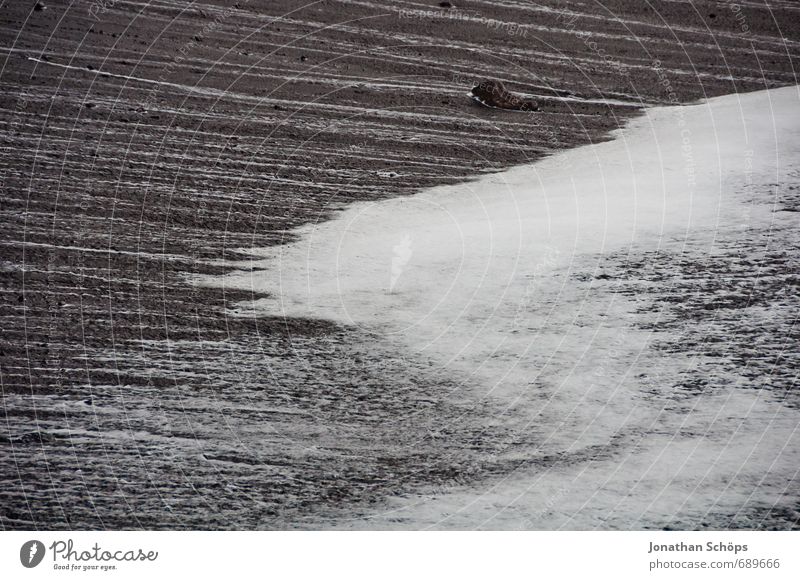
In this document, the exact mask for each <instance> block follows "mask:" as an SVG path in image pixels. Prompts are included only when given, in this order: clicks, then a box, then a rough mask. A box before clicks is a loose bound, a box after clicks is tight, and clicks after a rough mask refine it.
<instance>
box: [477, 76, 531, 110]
mask: <svg viewBox="0 0 800 580" xmlns="http://www.w3.org/2000/svg"><path fill="white" fill-rule="evenodd" d="M472 95H473V96H474V97H475V98H476V99H477V100H478V101H480V102H481V103H482V104H484V105H486V106H487V107H495V108H498V109H508V110H511V111H538V110H539V105H538V104H537V103H536V101H526V100H525V99H522V98H520V97H518V96H517V95H514V94H512V93H510V92H508V90H506V88H505V86H504V85H503V83H501V82H500V81H492V80H486V81H482V82H481V83H480V84H478V85H477V86H475V87H473V89H472Z"/></svg>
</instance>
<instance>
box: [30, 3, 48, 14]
mask: <svg viewBox="0 0 800 580" xmlns="http://www.w3.org/2000/svg"><path fill="white" fill-rule="evenodd" d="M45 8H47V6H45V5H44V4H42V3H41V2H37V3H36V4H35V5H34V6H33V9H34V10H35V11H36V12H41V11H42V10H44V9H45Z"/></svg>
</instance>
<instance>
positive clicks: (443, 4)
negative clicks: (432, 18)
mask: <svg viewBox="0 0 800 580" xmlns="http://www.w3.org/2000/svg"><path fill="white" fill-rule="evenodd" d="M439 6H441V7H442V8H452V7H453V4H452V3H451V2H439Z"/></svg>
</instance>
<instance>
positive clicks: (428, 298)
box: [217, 87, 800, 529]
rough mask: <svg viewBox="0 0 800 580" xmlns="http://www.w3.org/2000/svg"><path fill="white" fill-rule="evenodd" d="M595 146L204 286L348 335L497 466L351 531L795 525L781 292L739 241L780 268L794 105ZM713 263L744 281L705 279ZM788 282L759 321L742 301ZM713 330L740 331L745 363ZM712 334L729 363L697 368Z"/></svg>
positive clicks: (769, 270)
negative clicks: (682, 300)
mask: <svg viewBox="0 0 800 580" xmlns="http://www.w3.org/2000/svg"><path fill="white" fill-rule="evenodd" d="M613 137H614V138H613V140H612V141H610V142H606V143H602V144H597V145H591V146H584V147H580V148H578V149H575V150H572V151H568V152H564V153H559V154H556V155H554V156H552V157H551V158H549V159H547V160H544V161H540V162H538V163H535V164H533V165H530V166H524V167H519V168H514V169H511V170H509V171H506V172H502V173H498V174H493V175H489V176H486V177H482V178H480V179H478V180H475V181H472V182H469V183H465V184H459V185H456V186H446V187H439V188H434V189H430V190H426V191H424V192H421V193H419V194H417V195H414V196H411V197H408V198H399V199H396V200H389V201H382V202H367V203H359V204H354V205H353V206H352V207H351V208H349V209H348V210H347V211H343V212H341V213H340V214H339V215H338V216H337V217H336V219H334V220H332V221H328V222H325V223H323V224H316V225H310V226H306V227H304V228H302V229H301V230H299V231H298V232H297V233H298V236H299V239H298V241H296V242H294V243H292V244H289V245H284V246H279V247H275V248H268V249H265V250H264V251H263V253H264V259H263V260H259V261H250V262H247V263H245V265H246V269H245V270H244V271H243V272H241V273H235V274H230V275H228V276H226V277H225V278H224V279H223V280H222V281H221V282H220V281H218V282H217V283H221V284H222V285H223V286H224V287H231V288H235V289H239V290H248V291H254V292H256V293H257V294H266V295H268V296H269V297H268V298H262V299H259V300H256V301H252V302H247V303H245V304H242V305H241V308H240V310H239V311H238V313H237V315H239V316H252V315H254V314H255V315H258V314H262V315H271V316H285V317H292V318H298V317H299V318H314V319H326V320H331V321H333V322H337V323H340V324H345V325H352V326H357V327H358V328H360V329H361V330H362V331H363V332H365V333H367V334H369V335H371V336H372V337H373V341H374V342H381V343H385V344H386V345H387V348H391V349H397V350H398V351H400V352H401V353H402V355H403V356H407V357H410V358H412V359H415V360H426V361H428V363H429V366H428V367H427V368H426V369H425V371H424V375H425V376H424V379H427V378H429V377H432V378H433V382H436V380H437V378H439V377H448V378H449V379H450V380H454V381H457V387H456V388H454V389H452V390H451V391H450V393H449V396H451V397H453V398H455V399H457V400H461V401H463V400H472V401H473V410H472V411H469V410H467V411H465V413H470V412H471V413H473V414H474V419H475V421H476V423H479V424H481V426H482V427H483V428H484V429H485V431H484V433H483V438H482V441H481V444H482V445H484V446H490V445H494V446H495V448H494V449H493V450H492V452H491V453H486V451H484V452H483V453H478V454H477V456H476V458H475V461H476V462H479V463H480V462H487V461H493V462H496V463H498V464H503V465H505V466H506V467H507V472H505V473H498V474H496V475H495V476H494V477H492V478H490V479H489V481H485V482H482V483H481V484H478V485H464V484H463V483H461V482H458V483H456V482H454V483H452V486H451V487H452V489H446V490H442V487H441V486H436V487H431V489H429V490H426V491H427V492H428V494H427V495H424V492H423V495H414V496H411V497H406V498H403V499H394V500H392V501H390V502H389V507H384V508H381V509H379V510H377V514H378V515H372V516H370V517H369V518H368V519H365V520H357V521H356V522H355V523H354V524H352V525H353V526H354V527H360V526H361V525H370V526H374V527H378V528H382V527H410V528H420V527H426V528H428V527H437V528H438V527H442V528H464V529H473V528H481V527H484V528H489V529H493V528H514V529H526V528H527V529H550V528H562V527H564V528H567V529H574V528H577V529H607V528H615V529H638V528H649V529H652V528H656V529H660V528H665V527H671V528H683V527H685V526H687V525H689V524H690V523H691V522H698V521H700V522H703V523H704V524H705V525H707V526H710V527H714V528H717V527H727V526H728V525H730V523H731V522H732V521H748V519H749V521H751V522H752V525H755V526H756V527H757V526H758V524H759V520H758V518H759V517H763V516H759V515H758V514H760V513H764V511H769V510H778V511H781V512H784V513H786V514H787V515H788V517H787V520H788V521H789V522H791V521H792V519H793V518H796V517H797V515H798V514H797V512H795V511H794V510H795V506H796V501H797V495H798V491H800V478H799V476H798V465H800V456H798V451H797V449H798V445H797V444H798V438H799V437H800V433H798V431H799V430H800V409H798V408H797V406H796V403H797V398H796V395H795V394H794V392H793V388H792V387H793V383H794V380H795V377H794V371H793V370H792V368H794V364H793V363H792V362H791V361H793V360H795V359H796V357H797V353H796V352H791V350H789V349H790V348H791V345H792V342H791V336H792V335H793V334H795V335H796V333H797V329H796V323H797V310H796V308H795V307H796V300H797V298H796V292H793V291H792V285H793V284H796V283H797V279H796V278H793V277H792V276H791V275H788V277H787V271H786V270H785V269H783V268H781V267H774V266H772V264H771V263H770V260H769V259H768V258H766V257H765V256H763V254H762V251H763V248H762V247H760V246H759V245H754V246H753V247H748V243H752V240H753V238H754V236H758V237H762V238H766V239H769V240H770V242H769V246H768V247H769V251H771V252H773V253H774V252H778V251H781V250H783V251H785V252H788V253H789V256H788V257H789V259H790V261H791V263H793V264H796V263H797V262H796V260H797V259H798V256H797V255H792V254H794V253H795V252H793V250H792V248H796V247H797V243H798V241H800V234H798V232H797V231H796V226H797V222H796V215H795V213H794V209H795V206H794V204H795V203H796V202H797V200H798V194H797V193H795V192H796V191H798V189H800V163H799V162H798V159H800V155H798V154H800V92H799V91H798V87H787V88H783V89H774V90H771V91H761V92H755V93H749V94H741V95H730V96H726V97H718V98H715V99H711V100H709V101H707V102H704V103H702V104H698V105H693V106H679V107H662V108H651V109H647V110H646V111H645V114H644V115H643V116H642V117H640V118H637V119H635V120H633V121H631V122H630V123H629V124H628V125H627V126H626V127H625V128H624V129H622V130H619V131H617V132H615V133H614V136H613ZM731 245H733V246H734V247H736V249H737V252H738V254H739V258H740V260H741V265H742V266H745V265H749V268H750V272H746V271H745V272H737V275H735V276H734V275H732V274H731V273H724V272H719V271H717V270H718V267H719V266H720V265H721V264H723V263H724V262H725V261H726V260H727V259H728V258H727V256H725V255H720V254H724V253H725V252H729V251H730V250H731ZM670 262H671V263H670ZM687 262H688V263H691V264H693V265H694V266H695V270H693V272H692V275H691V277H692V278H693V277H694V276H697V275H698V273H699V274H701V275H704V277H705V278H706V279H707V282H715V283H717V284H719V285H720V288H718V289H715V290H713V291H709V292H708V293H707V294H708V295H707V296H706V297H705V299H706V300H708V301H709V303H710V304H711V305H712V307H713V308H712V309H711V310H710V313H711V314H712V316H710V317H709V318H710V320H706V321H704V323H705V324H707V325H714V326H715V327H716V334H717V336H714V333H713V332H710V331H707V332H703V333H702V337H701V340H700V342H699V344H697V345H693V346H692V347H691V348H684V347H682V344H683V341H684V340H685V337H686V336H687V335H688V334H690V333H696V332H697V331H698V329H697V328H695V326H696V325H697V324H698V320H697V319H696V318H695V317H694V316H691V315H686V313H684V312H682V311H681V309H679V308H676V306H675V305H673V304H670V303H669V302H668V301H667V302H665V301H664V299H665V298H666V297H668V296H671V295H674V294H677V293H680V292H682V290H681V289H682V287H683V286H685V285H686V283H687V280H686V278H687V274H686V273H685V272H683V271H682V267H681V266H682V265H683V264H685V263H687ZM631 264H641V265H642V266H643V267H655V266H656V265H658V266H660V267H659V270H660V272H659V279H658V280H648V276H647V275H642V276H635V275H632V273H628V274H627V275H625V276H620V275H619V274H617V272H619V271H620V270H625V269H626V268H629V267H630V266H631ZM609 272H613V274H609ZM647 283H649V284H648V285H649V287H648V288H646V289H641V290H639V289H635V288H633V287H635V286H640V285H643V284H647ZM784 284H785V286H784V288H783V289H782V291H779V292H778V293H777V294H776V295H773V296H771V297H769V298H767V300H766V303H765V302H764V300H763V297H761V296H759V295H758V294H757V293H756V291H755V290H756V287H758V286H763V285H774V286H776V287H780V286H781V285H784ZM731 300H733V303H732V304H731V303H729V301H731ZM767 321H768V322H767ZM726 327H727V328H726ZM728 332H730V333H734V332H736V333H742V332H750V333H752V334H753V335H754V336H753V338H754V339H755V340H754V342H753V343H752V344H751V345H750V346H749V348H748V354H749V355H750V357H748V358H746V359H744V360H742V361H741V362H739V364H736V361H737V360H738V357H739V355H740V354H743V353H740V352H738V349H737V348H736V347H735V346H734V345H733V344H730V343H727V344H726V341H725V338H726V333H728ZM716 339H721V340H720V342H721V343H722V344H719V343H717V344H715V347H716V348H719V349H720V351H721V352H717V353H715V354H716V355H717V356H718V357H720V358H722V359H723V361H720V362H719V363H713V362H705V361H704V360H703V359H704V358H706V357H708V354H709V353H707V352H706V350H707V349H708V348H709V346H710V343H711V344H713V343H712V340H713V341H714V343H716V342H717V341H716ZM666 344H670V345H674V346H675V347H676V348H674V349H673V350H671V351H670V350H666V349H664V348H663V345H666ZM755 361H758V363H761V364H758V365H757V366H756V364H755ZM703 362H705V364H703ZM726 363H727V364H726ZM731 363H733V364H731ZM764 363H766V364H764ZM784 365H786V367H784ZM756 369H758V370H759V371H760V372H761V375H760V376H753V371H755V370H756ZM424 379H423V380H424ZM490 410H491V411H490ZM495 426H502V429H501V430H498V429H494V427H495ZM448 427H449V425H448V424H447V423H446V422H442V423H440V424H438V425H437V426H436V427H431V429H432V430H434V431H436V430H441V431H442V432H446V430H447V428H448ZM443 436H446V435H443ZM419 444H420V445H424V443H423V442H422V441H420V442H419Z"/></svg>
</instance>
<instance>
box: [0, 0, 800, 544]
mask: <svg viewBox="0 0 800 580" xmlns="http://www.w3.org/2000/svg"><path fill="white" fill-rule="evenodd" d="M34 4H35V2H33V1H14V2H5V3H3V7H2V12H0V17H2V28H1V29H0V30H1V31H2V32H1V34H2V49H3V58H4V63H3V68H2V73H0V75H1V76H0V81H1V82H2V93H1V96H0V106H1V107H2V121H3V155H2V161H0V163H2V169H3V171H2V184H3V197H2V199H3V206H2V220H3V227H2V229H0V244H2V245H1V247H2V250H0V251H2V290H3V292H2V316H3V335H2V345H1V348H2V353H1V354H0V356H1V357H2V359H1V360H2V369H1V370H2V375H1V378H2V395H3V409H4V413H5V427H4V428H3V429H2V430H0V468H1V469H2V474H3V480H2V486H0V489H2V491H0V525H2V527H3V529H20V528H59V529H61V528H109V529H119V528H242V529H249V528H256V527H259V528H286V527H321V526H324V525H326V524H327V522H329V521H330V519H329V518H332V517H335V515H336V514H341V513H347V512H348V510H349V509H351V508H353V509H355V508H356V507H358V508H359V509H360V508H361V507H363V506H366V505H368V504H371V503H378V502H380V500H381V499H382V498H384V497H386V496H387V495H391V494H398V493H405V492H409V491H413V490H414V489H416V488H417V487H419V486H421V485H426V486H430V485H441V486H445V488H446V487H447V486H453V485H456V484H462V483H468V482H470V481H473V480H479V479H480V478H483V477H487V476H491V475H492V474H498V473H499V474H502V473H505V472H507V471H508V470H509V469H513V468H514V465H513V464H511V463H508V462H504V461H503V460H502V458H501V457H500V456H499V455H498V454H496V453H494V452H493V451H494V450H496V448H498V447H503V448H507V447H508V443H507V442H504V439H503V438H504V433H503V430H502V427H501V426H496V427H494V430H493V431H492V432H490V433H487V432H486V431H485V429H483V428H482V430H478V429H477V427H474V426H473V425H475V424H479V422H478V423H476V422H475V421H473V420H472V419H473V418H474V416H475V415H477V414H480V413H481V412H482V411H481V410H476V409H473V408H472V407H471V405H470V401H468V400H459V399H458V398H457V397H454V396H453V395H452V394H451V395H447V394H446V393H447V389H446V388H445V387H446V385H444V384H443V381H441V380H439V379H436V380H434V378H433V377H430V378H429V379H427V380H425V379H419V378H415V377H425V376H426V375H425V373H424V372H423V371H424V369H422V367H424V366H425V364H426V363H425V361H413V360H412V361H409V360H404V359H402V358H398V356H397V355H396V354H392V353H389V352H383V350H382V347H381V346H380V345H375V344H372V343H371V339H370V338H369V337H364V336H361V335H360V334H359V333H358V332H357V331H354V330H352V329H347V328H341V327H334V326H333V325H331V324H329V323H325V322H318V321H311V320H282V319H264V318H260V319H242V318H230V317H226V315H225V309H226V308H228V307H231V308H233V307H235V304H236V303H237V302H240V301H242V300H244V299H248V298H249V297H250V296H248V295H246V294H232V293H230V292H228V293H227V294H223V293H222V292H221V291H219V290H213V289H199V288H197V287H193V286H191V285H188V284H186V283H185V277H186V276H187V275H188V274H194V273H219V272H223V271H224V270H223V268H222V267H221V266H220V265H219V264H215V263H214V260H218V259H220V258H235V257H238V255H237V254H236V249H238V248H244V247H250V246H256V247H258V246H265V245H269V244H276V243H280V242H281V241H282V240H286V239H288V235H287V231H288V230H290V229H292V228H293V227H295V226H297V225H300V224H303V223H307V222H312V221H315V220H320V219H325V218H326V217H327V216H329V215H330V212H331V211H333V210H335V209H336V208H337V207H341V205H342V204H345V203H347V202H351V201H354V200H374V199H381V198H386V197H390V196H397V195H404V194H410V193H413V192H415V191H417V190H419V188H421V187H425V186H430V185H437V184H442V183H451V182H455V181H458V180H461V179H465V178H468V177H470V176H473V175H475V174H476V173H478V172H481V171H494V170H499V169H502V168H505V167H508V166H511V165H516V164H520V163H527V162H530V161H532V160H535V159H537V158H540V157H542V156H543V155H546V154H548V153H549V152H552V151H554V150H557V149H562V148H566V147H573V146H576V145H580V144H584V143H589V142H592V141H596V140H598V139H603V138H606V136H607V134H608V131H609V130H611V129H614V128H616V127H618V126H619V125H620V124H621V123H622V122H623V121H624V119H625V118H626V117H628V116H629V115H632V114H635V113H636V107H634V106H630V105H637V104H663V103H669V102H671V101H673V100H675V99H677V100H678V101H681V102H688V101H692V100H695V99H699V98H702V97H706V96H714V95H721V94H726V93H732V92H736V91H753V90H759V89H764V88H769V87H776V86H782V85H787V84H795V83H796V82H797V79H796V77H795V74H794V65H795V63H796V59H797V56H798V54H800V44H798V43H799V42H800V18H798V16H800V10H798V8H799V7H798V6H796V4H794V3H792V2H785V1H777V0H776V1H771V2H750V3H744V4H745V5H744V6H743V7H742V8H741V9H740V11H739V12H736V11H734V10H732V9H730V8H729V7H727V6H726V5H724V4H718V3H716V2H693V3H677V2H668V3H658V4H657V5H656V7H655V8H654V7H651V6H648V4H647V3H642V2H639V1H638V0H630V1H627V2H626V1H609V2H604V3H602V4H601V3H597V2H573V3H570V9H571V10H573V12H570V13H568V14H559V13H557V12H554V11H553V10H551V9H555V8H558V7H559V6H560V5H561V3H560V2H556V1H545V2H537V3H533V2H523V1H519V2H514V1H502V2H495V1H493V2H462V3H459V8H457V9H450V11H447V10H443V9H441V8H439V7H438V3H437V2H431V3H429V4H425V3H411V2H392V3H379V2H375V3H373V2H347V3H345V2H336V1H323V2H315V3H310V4H308V5H305V6H301V4H300V3H292V2H283V1H277V2H275V1H270V2H264V1H258V2H256V1H250V2H246V1H240V2H239V3H238V4H237V8H235V9H232V10H229V9H226V8H225V7H224V5H223V4H222V3H219V4H215V3H203V4H199V3H193V4H191V5H190V6H188V7H186V8H179V7H178V3H175V4H172V3H167V2H156V3H144V2H124V1H118V2H105V3H99V2H98V3H94V4H93V3H91V2H81V3H75V4H74V5H71V6H70V7H69V8H67V3H66V2H55V1H50V2H46V3H45V4H46V10H43V11H34V10H33V6H34ZM401 10H416V11H419V10H425V11H431V12H424V13H421V12H411V13H408V12H405V13H402V14H401V13H400V11H401ZM454 11H455V12H454ZM487 19H491V20H487ZM511 24H519V25H520V26H518V27H514V28H510V25H511ZM34 59H35V60H34ZM656 61H659V62H660V66H657V65H656ZM483 78H497V79H501V80H503V81H504V82H505V84H506V86H507V87H508V88H509V90H512V91H514V92H515V93H516V94H520V95H524V96H526V97H528V98H532V99H535V100H536V101H537V102H538V103H539V106H540V108H541V111H540V112H538V113H531V114H527V113H516V112H507V111H497V110H492V109H487V108H483V107H480V106H479V105H477V104H475V103H474V102H473V101H472V100H471V99H469V98H468V97H467V93H468V91H469V89H470V88H471V87H472V86H474V85H475V84H476V82H478V81H480V80H481V79H483ZM565 97H568V99H567V100H565ZM586 99H591V100H593V102H585V100H586ZM602 99H612V100H613V101H614V103H615V104H610V103H603V102H599V101H600V100H602ZM626 103H627V104H626ZM741 340H743V341H744V337H742V338H741ZM443 424H445V425H447V426H448V427H447V431H446V432H442V431H441V430H440V429H438V427H439V426H440V425H443ZM484 427H485V424H484ZM555 460H557V458H555ZM792 518H794V516H786V515H785V514H776V515H774V516H773V515H772V514H769V513H767V514H766V515H764V514H760V515H759V516H758V517H757V518H755V519H753V520H744V521H742V520H736V521H734V520H731V521H730V525H732V526H741V527H749V526H756V527H786V526H787V522H788V525H791V524H792V522H794V524H796V520H793V519H792ZM717 521H719V520H717ZM702 524H703V522H694V523H693V524H692V525H693V526H697V527H700V526H701V525H702Z"/></svg>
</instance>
